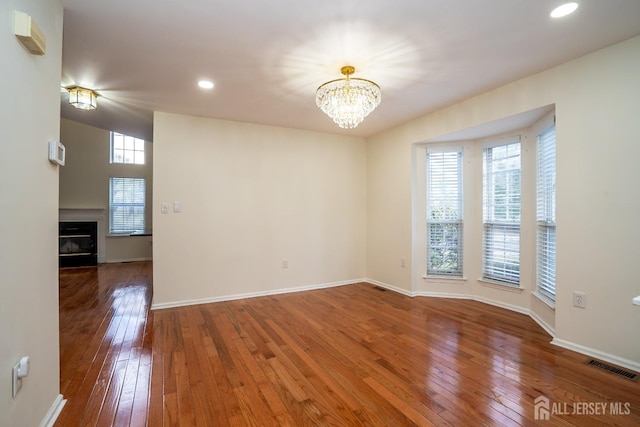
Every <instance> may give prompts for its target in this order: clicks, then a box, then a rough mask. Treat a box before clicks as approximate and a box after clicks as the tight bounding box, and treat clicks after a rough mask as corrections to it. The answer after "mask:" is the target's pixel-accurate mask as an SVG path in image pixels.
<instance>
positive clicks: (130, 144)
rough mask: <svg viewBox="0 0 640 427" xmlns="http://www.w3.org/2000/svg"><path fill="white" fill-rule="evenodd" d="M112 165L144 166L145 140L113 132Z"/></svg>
mask: <svg viewBox="0 0 640 427" xmlns="http://www.w3.org/2000/svg"><path fill="white" fill-rule="evenodd" d="M111 163H129V164H134V165H144V140H143V139H139V138H134V137H132V136H129V135H123V134H121V133H118V132H111Z"/></svg>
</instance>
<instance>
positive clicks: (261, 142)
mask: <svg viewBox="0 0 640 427" xmlns="http://www.w3.org/2000/svg"><path fill="white" fill-rule="evenodd" d="M366 198H367V194H366V144H365V141H364V139H362V138H355V137H345V136H336V135H330V134H323V133H318V132H309V131H300V130H294V129H284V128H277V127H270V126H262V125H255V124H249V123H238V122H229V121H222V120H213V119H204V118H197V117H189V116H180V115H174V114H167V113H155V116H154V194H153V200H154V202H153V223H154V251H153V259H154V263H153V268H154V272H153V273H154V295H153V298H154V301H153V306H154V307H155V308H158V307H167V306H171V305H177V304H188V303H196V302H206V301H215V300H218V299H230V298H234V297H239V296H251V295H261V294H265V293H276V292H280V291H284V290H295V289H307V288H313V287H318V286H331V285H337V284H344V283H351V282H354V281H359V280H361V279H362V278H363V277H365V259H366V258H365V257H366V255H365V249H366V241H365V233H366ZM173 202H181V203H182V212H179V213H177V212H174V210H173ZM162 204H166V205H167V208H168V212H167V213H162V212H161V206H162ZM283 260H286V263H287V268H283Z"/></svg>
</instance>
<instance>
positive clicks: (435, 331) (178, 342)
mask: <svg viewBox="0 0 640 427" xmlns="http://www.w3.org/2000/svg"><path fill="white" fill-rule="evenodd" d="M151 283H152V280H151V263H131V264H116V265H101V266H99V267H98V268H92V269H79V270H62V271H61V273H60V331H61V332H60V337H61V393H63V395H64V397H65V398H66V399H68V403H67V405H66V406H65V408H64V409H63V411H62V413H61V415H60V417H59V419H58V421H57V423H56V426H78V425H83V426H85V425H90V426H94V425H99V426H102V425H104V426H108V425H115V426H128V425H132V426H144V425H149V426H413V425H418V426H429V425H435V426H447V425H451V426H485V425H486V426H530V425H550V426H551V425H559V426H602V425H619V426H636V425H640V384H639V383H638V382H633V381H630V380H627V379H623V378H619V377H616V376H614V375H612V374H610V373H607V372H603V371H600V370H598V369H595V368H593V367H590V366H587V365H586V364H584V363H583V362H584V360H585V359H586V357H585V356H583V355H580V354H578V353H575V352H572V351H569V350H564V349H561V348H559V347H556V346H552V345H551V344H549V341H550V339H551V338H550V337H549V336H548V335H547V334H546V333H545V332H544V331H543V330H542V329H541V328H540V327H539V326H538V325H537V324H535V322H533V320H531V319H530V318H529V317H527V316H524V315H520V314H517V313H513V312H510V311H507V310H503V309H500V308H496V307H492V306H489V305H485V304H482V303H479V302H474V301H465V300H451V299H435V298H434V299H430V298H413V299H412V298H408V297H406V296H403V295H400V294H397V293H394V292H392V291H382V290H379V289H376V288H375V287H374V286H372V285H370V284H364V283H363V284H357V285H350V286H342V287H336V288H330V289H323V290H315V291H307V292H300V293H291V294H284V295H275V296H269V297H260V298H251V299H244V300H236V301H228V302H221V303H214V304H204V305H196V306H189V307H182V308H175V309H165V310H157V311H153V312H149V310H148V308H149V304H150V296H151ZM541 395H543V396H545V397H546V398H548V399H549V410H550V411H552V412H553V413H551V415H550V418H549V420H548V421H541V420H536V417H535V413H534V400H535V399H536V398H537V397H539V396H541ZM596 403H597V404H598V405H599V406H598V407H596V405H595V404H596ZM603 403H606V404H607V406H606V407H603V406H602V404H603ZM612 408H613V409H618V414H615V413H612ZM596 410H597V411H602V412H604V414H599V413H594V412H595V411H596ZM578 411H580V412H582V413H575V412H578ZM585 413H586V414H585Z"/></svg>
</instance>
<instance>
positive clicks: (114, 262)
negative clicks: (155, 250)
mask: <svg viewBox="0 0 640 427" xmlns="http://www.w3.org/2000/svg"><path fill="white" fill-rule="evenodd" d="M152 260H153V258H151V257H144V258H123V259H109V260H106V261H105V264H117V263H120V262H140V261H152Z"/></svg>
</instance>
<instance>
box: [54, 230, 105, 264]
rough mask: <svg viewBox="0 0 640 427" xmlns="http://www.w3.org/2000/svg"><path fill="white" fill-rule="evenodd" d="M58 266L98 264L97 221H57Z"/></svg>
mask: <svg viewBox="0 0 640 427" xmlns="http://www.w3.org/2000/svg"><path fill="white" fill-rule="evenodd" d="M58 236H59V241H60V242H59V243H60V244H59V251H58V254H59V266H60V267H61V268H63V267H85V266H92V265H98V245H97V242H98V223H97V222H95V221H79V222H70V221H61V222H60V223H59V233H58Z"/></svg>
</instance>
